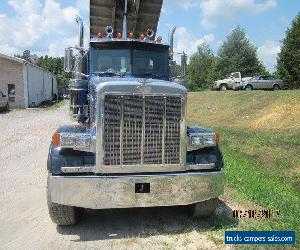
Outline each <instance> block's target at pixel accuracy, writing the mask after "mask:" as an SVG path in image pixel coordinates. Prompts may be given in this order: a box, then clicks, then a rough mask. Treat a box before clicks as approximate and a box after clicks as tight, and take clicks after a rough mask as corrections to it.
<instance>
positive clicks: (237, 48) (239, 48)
mask: <svg viewBox="0 0 300 250" xmlns="http://www.w3.org/2000/svg"><path fill="white" fill-rule="evenodd" d="M218 57H219V60H218V63H217V65H216V70H217V72H218V73H219V74H220V75H221V76H222V77H225V76H226V75H227V74H228V73H231V72H241V73H242V75H243V76H253V75H259V74H268V72H267V70H266V68H265V67H264V65H263V64H262V63H261V62H260V61H259V59H258V56H257V48H256V47H255V46H254V45H253V44H251V42H250V41H249V39H248V38H247V36H246V33H245V32H244V31H243V30H242V29H241V28H240V27H239V26H238V27H237V28H235V29H234V30H232V31H231V33H230V34H229V35H228V36H227V40H226V41H224V42H223V44H222V45H221V48H220V50H219V51H218Z"/></svg>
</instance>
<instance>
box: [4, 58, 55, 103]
mask: <svg viewBox="0 0 300 250" xmlns="http://www.w3.org/2000/svg"><path fill="white" fill-rule="evenodd" d="M0 91H2V92H3V94H5V95H7V96H8V97H9V105H10V107H16V108H27V107H34V106H37V105H39V104H40V103H41V102H43V101H50V100H52V99H53V98H55V97H57V96H58V93H57V80H56V77H55V75H54V74H52V73H50V72H48V71H46V70H44V69H42V68H40V67H38V66H36V65H34V64H31V63H29V62H27V61H26V60H23V59H20V58H16V57H11V56H7V55H4V54H1V53H0Z"/></svg>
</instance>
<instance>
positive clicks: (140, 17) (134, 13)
mask: <svg viewBox="0 0 300 250" xmlns="http://www.w3.org/2000/svg"><path fill="white" fill-rule="evenodd" d="M162 4H163V0H128V6H129V10H128V32H131V31H132V32H134V33H135V34H141V33H144V34H145V33H146V31H147V29H153V31H154V32H155V33H156V31H157V26H158V21H159V17H160V12H161V8H162ZM123 13H124V0H90V34H91V36H94V35H97V34H98V32H105V27H106V26H112V27H113V28H114V30H115V33H116V32H122V24H123Z"/></svg>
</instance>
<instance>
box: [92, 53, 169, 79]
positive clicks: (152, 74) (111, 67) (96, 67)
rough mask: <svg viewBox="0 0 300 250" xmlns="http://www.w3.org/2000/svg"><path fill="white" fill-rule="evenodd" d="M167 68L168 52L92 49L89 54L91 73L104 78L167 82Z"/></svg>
mask: <svg viewBox="0 0 300 250" xmlns="http://www.w3.org/2000/svg"><path fill="white" fill-rule="evenodd" d="M168 66H169V65H168V51H152V50H147V49H135V48H132V49H130V48H128V49H100V48H99V49H98V48H93V49H92V53H91V73H92V74H94V75H99V76H104V77H109V76H120V77H130V76H132V77H141V78H153V79H161V80H168V77H169V69H168Z"/></svg>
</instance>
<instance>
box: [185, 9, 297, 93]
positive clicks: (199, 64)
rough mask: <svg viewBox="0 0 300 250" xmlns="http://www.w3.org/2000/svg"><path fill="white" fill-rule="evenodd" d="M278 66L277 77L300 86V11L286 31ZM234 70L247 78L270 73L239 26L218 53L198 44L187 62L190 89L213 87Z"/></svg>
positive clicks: (295, 86) (187, 78)
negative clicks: (214, 83)
mask: <svg viewBox="0 0 300 250" xmlns="http://www.w3.org/2000/svg"><path fill="white" fill-rule="evenodd" d="M276 67H277V69H276V72H275V73H274V74H275V75H276V76H277V77H279V78H281V79H284V80H286V81H287V82H288V83H289V84H290V85H291V87H292V88H299V87H300V14H298V15H297V16H296V18H295V19H294V21H293V23H292V25H291V27H290V28H289V29H288V30H287V32H286V37H285V39H284V40H283V42H282V49H281V52H280V53H279V55H278V58H277V66H276ZM231 72H241V73H242V75H243V76H244V77H247V76H254V75H269V74H270V73H269V72H268V70H267V69H266V68H265V66H264V65H263V64H262V62H260V60H259V59H258V56H257V48H256V47H255V46H254V45H253V44H252V43H251V42H250V40H249V39H248V38H247V35H246V33H245V31H244V30H243V29H241V28H240V27H236V28H235V29H234V30H232V31H231V32H230V33H229V35H228V36H227V38H226V40H225V41H224V42H223V43H222V44H221V46H220V49H219V51H218V52H217V54H216V55H215V54H214V53H213V51H212V50H211V49H210V47H209V46H208V45H207V44H203V45H201V46H199V47H198V49H197V52H196V53H194V54H193V55H192V56H191V57H190V62H189V64H188V71H187V76H186V80H187V82H188V88H189V90H191V91H197V90H201V89H207V88H211V86H212V84H213V82H214V81H216V80H218V79H223V78H225V77H226V76H227V75H228V74H229V73H231Z"/></svg>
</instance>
